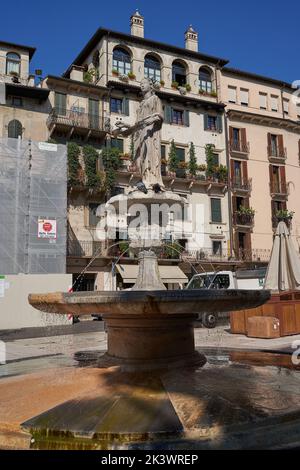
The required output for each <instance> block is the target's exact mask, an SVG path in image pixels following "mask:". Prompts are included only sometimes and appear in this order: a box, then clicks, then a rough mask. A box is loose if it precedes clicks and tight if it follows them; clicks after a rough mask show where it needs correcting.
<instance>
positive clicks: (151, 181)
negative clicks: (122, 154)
mask: <svg viewBox="0 0 300 470" xmlns="http://www.w3.org/2000/svg"><path fill="white" fill-rule="evenodd" d="M141 90H142V93H143V100H142V101H141V103H140V105H139V108H138V110H137V120H136V123H135V124H134V125H133V126H131V125H129V124H126V123H123V122H118V123H116V129H114V130H113V132H112V134H113V136H114V137H117V136H119V135H122V136H123V137H128V136H130V135H133V141H134V160H133V161H134V163H135V164H136V166H137V169H138V171H139V172H140V174H141V176H142V182H143V183H144V185H145V187H146V188H147V189H152V188H153V186H156V187H157V185H159V186H160V187H162V188H163V186H164V185H163V181H162V177H161V138H160V130H161V127H162V123H163V109H162V104H161V100H160V99H159V98H158V96H157V95H156V94H155V91H154V83H153V82H152V81H151V80H149V79H147V78H144V79H143V80H142V81H141Z"/></svg>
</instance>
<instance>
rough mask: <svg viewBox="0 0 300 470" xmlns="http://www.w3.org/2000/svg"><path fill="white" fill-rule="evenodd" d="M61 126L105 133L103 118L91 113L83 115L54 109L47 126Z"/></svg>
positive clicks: (77, 112) (73, 111) (72, 111)
mask: <svg viewBox="0 0 300 470" xmlns="http://www.w3.org/2000/svg"><path fill="white" fill-rule="evenodd" d="M54 124H56V125H57V124H60V125H64V126H70V127H81V128H84V129H95V130H101V131H104V130H105V129H104V125H103V118H102V116H99V115H96V114H89V113H81V112H79V111H75V110H72V109H64V108H53V109H52V110H51V112H50V114H49V116H48V119H47V126H48V127H51V126H52V125H54Z"/></svg>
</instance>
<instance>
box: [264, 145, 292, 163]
mask: <svg viewBox="0 0 300 470" xmlns="http://www.w3.org/2000/svg"><path fill="white" fill-rule="evenodd" d="M268 157H269V158H272V159H278V160H286V157H287V151H286V148H285V147H281V146H279V145H268Z"/></svg>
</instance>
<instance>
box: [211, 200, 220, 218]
mask: <svg viewBox="0 0 300 470" xmlns="http://www.w3.org/2000/svg"><path fill="white" fill-rule="evenodd" d="M210 204H211V221H212V222H222V213H221V199H216V198H211V200H210Z"/></svg>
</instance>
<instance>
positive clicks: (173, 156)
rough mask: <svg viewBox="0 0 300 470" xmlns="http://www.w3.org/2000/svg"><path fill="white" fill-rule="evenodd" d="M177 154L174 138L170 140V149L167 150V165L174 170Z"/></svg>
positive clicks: (176, 164) (177, 161)
mask: <svg viewBox="0 0 300 470" xmlns="http://www.w3.org/2000/svg"><path fill="white" fill-rule="evenodd" d="M178 163H179V160H178V156H177V151H176V146H175V143H174V140H172V142H171V146H170V151H169V160H168V167H169V170H170V171H172V172H175V171H176V170H177V169H178Z"/></svg>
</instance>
